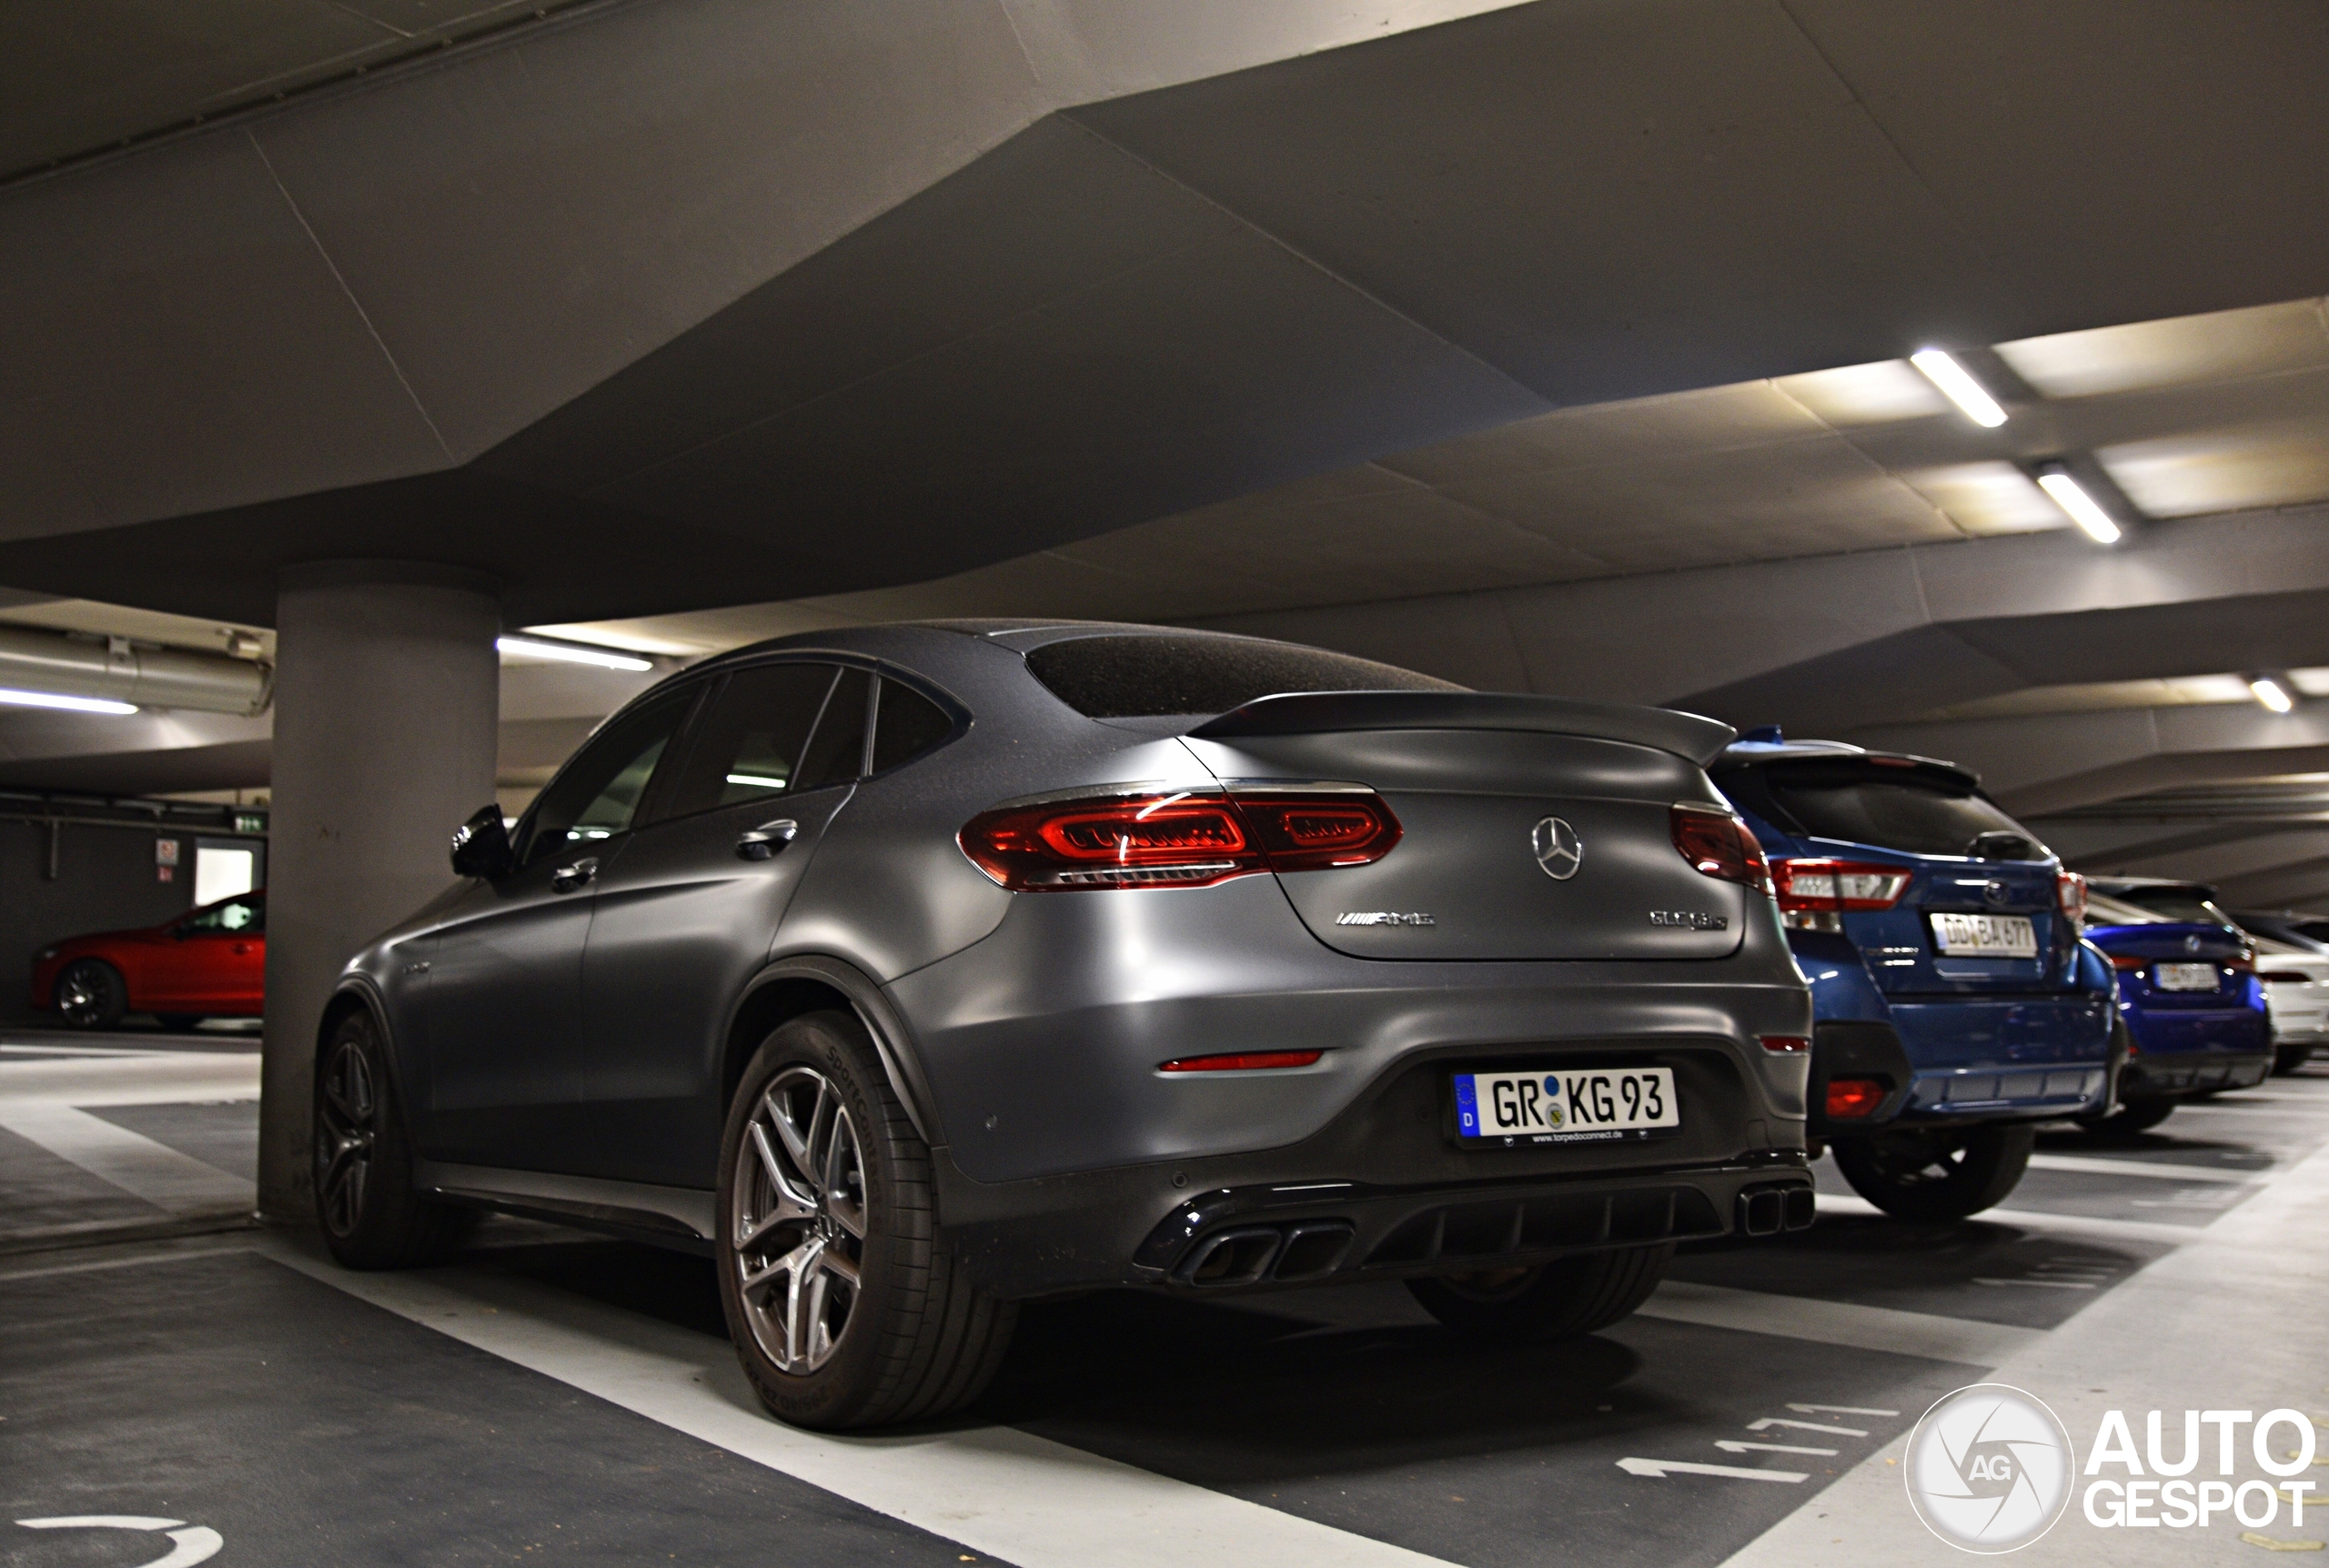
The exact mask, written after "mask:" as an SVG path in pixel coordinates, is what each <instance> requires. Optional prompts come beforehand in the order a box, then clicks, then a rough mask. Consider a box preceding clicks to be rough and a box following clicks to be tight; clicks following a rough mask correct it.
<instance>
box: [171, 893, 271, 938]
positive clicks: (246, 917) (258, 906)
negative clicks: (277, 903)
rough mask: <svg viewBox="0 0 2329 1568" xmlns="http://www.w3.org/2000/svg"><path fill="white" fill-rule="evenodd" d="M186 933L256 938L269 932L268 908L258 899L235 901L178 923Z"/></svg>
mask: <svg viewBox="0 0 2329 1568" xmlns="http://www.w3.org/2000/svg"><path fill="white" fill-rule="evenodd" d="M178 929H179V930H185V931H201V932H204V933H206V934H207V933H213V932H215V933H217V934H219V935H222V936H224V935H232V936H256V935H257V934H258V933H259V932H261V931H264V930H267V906H266V905H265V904H264V903H262V902H260V901H259V900H257V899H234V900H229V901H227V902H226V903H223V904H213V905H211V906H210V907H209V908H208V909H207V910H201V911H199V912H198V913H196V914H191V915H188V916H187V918H186V919H185V920H181V921H179V922H178Z"/></svg>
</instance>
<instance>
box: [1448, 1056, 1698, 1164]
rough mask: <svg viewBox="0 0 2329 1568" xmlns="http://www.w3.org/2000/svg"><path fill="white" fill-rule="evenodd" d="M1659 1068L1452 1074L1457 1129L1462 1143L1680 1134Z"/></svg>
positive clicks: (1669, 1074)
mask: <svg viewBox="0 0 2329 1568" xmlns="http://www.w3.org/2000/svg"><path fill="white" fill-rule="evenodd" d="M1681 1130H1682V1107H1681V1103H1680V1101H1679V1100H1678V1099H1677V1098H1676V1096H1675V1093H1674V1071H1673V1069H1671V1068H1666V1067H1630V1068H1614V1067H1588V1068H1586V1069H1584V1070H1581V1071H1577V1072H1567V1071H1559V1070H1555V1071H1551V1072H1541V1071H1540V1072H1459V1073H1457V1074H1456V1131H1457V1136H1458V1137H1460V1138H1462V1139H1463V1140H1464V1141H1466V1142H1467V1143H1499V1144H1504V1145H1507V1146H1510V1145H1515V1144H1520V1143H1586V1142H1609V1141H1616V1140H1619V1139H1627V1138H1648V1137H1649V1136H1650V1135H1651V1134H1653V1133H1659V1132H1679V1131H1681Z"/></svg>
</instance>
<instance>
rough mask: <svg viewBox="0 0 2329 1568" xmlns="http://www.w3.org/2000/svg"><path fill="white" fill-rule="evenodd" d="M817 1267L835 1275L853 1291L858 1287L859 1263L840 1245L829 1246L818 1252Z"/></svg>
mask: <svg viewBox="0 0 2329 1568" xmlns="http://www.w3.org/2000/svg"><path fill="white" fill-rule="evenodd" d="M817 1267H818V1268H819V1269H821V1270H822V1271H824V1272H826V1273H828V1274H832V1275H834V1276H835V1277H836V1278H838V1279H840V1280H841V1281H842V1282H843V1283H844V1284H846V1285H848V1286H849V1288H850V1289H851V1290H852V1291H854V1290H855V1289H857V1264H856V1262H855V1261H853V1260H852V1259H851V1258H850V1257H848V1256H847V1255H846V1254H844V1253H843V1252H842V1250H841V1249H840V1248H838V1247H827V1248H826V1249H825V1250H824V1251H822V1252H820V1253H818V1254H817Z"/></svg>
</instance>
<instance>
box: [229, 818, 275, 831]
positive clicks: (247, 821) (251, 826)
mask: <svg viewBox="0 0 2329 1568" xmlns="http://www.w3.org/2000/svg"><path fill="white" fill-rule="evenodd" d="M235 831H236V832H237V833H264V832H266V831H267V819H266V818H264V817H237V818H236V819H235Z"/></svg>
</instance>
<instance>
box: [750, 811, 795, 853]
mask: <svg viewBox="0 0 2329 1568" xmlns="http://www.w3.org/2000/svg"><path fill="white" fill-rule="evenodd" d="M800 831H801V824H800V823H798V822H795V821H794V820H793V819H791V818H790V817H780V818H778V819H776V820H775V821H773V822H763V823H761V825H760V826H759V827H757V828H755V829H752V830H751V832H749V833H739V834H737V835H736V856H737V858H738V859H744V860H773V859H776V856H777V852H778V851H779V850H781V849H783V848H784V846H786V845H787V844H790V843H791V842H792V840H793V838H794V837H795V836H796V835H797V834H799V832H800Z"/></svg>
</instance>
